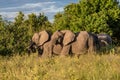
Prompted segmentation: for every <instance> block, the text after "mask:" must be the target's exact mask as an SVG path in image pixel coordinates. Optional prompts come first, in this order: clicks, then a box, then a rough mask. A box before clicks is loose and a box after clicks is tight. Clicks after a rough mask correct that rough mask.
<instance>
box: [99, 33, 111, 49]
mask: <svg viewBox="0 0 120 80" xmlns="http://www.w3.org/2000/svg"><path fill="white" fill-rule="evenodd" d="M97 36H98V39H99V41H100V46H101V47H106V46H109V45H112V38H111V37H110V35H108V34H102V33H101V34H97Z"/></svg>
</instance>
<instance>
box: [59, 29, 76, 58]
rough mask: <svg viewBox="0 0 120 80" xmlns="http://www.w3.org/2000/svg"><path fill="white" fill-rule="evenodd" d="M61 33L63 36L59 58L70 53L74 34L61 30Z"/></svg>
mask: <svg viewBox="0 0 120 80" xmlns="http://www.w3.org/2000/svg"><path fill="white" fill-rule="evenodd" d="M61 32H62V33H63V34H64V37H63V40H62V45H63V46H62V50H61V53H60V54H61V56H67V55H69V54H70V53H71V51H70V50H71V46H70V45H71V43H72V42H74V40H75V34H74V33H73V32H72V31H70V30H61Z"/></svg>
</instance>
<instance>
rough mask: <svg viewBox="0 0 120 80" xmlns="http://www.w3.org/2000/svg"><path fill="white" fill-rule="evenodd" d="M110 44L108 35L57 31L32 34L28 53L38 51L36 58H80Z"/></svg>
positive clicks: (110, 40)
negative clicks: (74, 56) (71, 56)
mask: <svg viewBox="0 0 120 80" xmlns="http://www.w3.org/2000/svg"><path fill="white" fill-rule="evenodd" d="M111 44H112V39H111V37H110V36H109V35H108V34H93V33H91V32H87V31H80V32H77V33H74V32H72V31H71V30H57V31H55V32H54V33H53V34H51V33H50V32H49V31H46V30H44V31H41V32H39V33H34V35H33V36H32V39H31V42H30V46H29V48H28V51H29V53H31V51H32V52H35V51H36V49H37V50H38V56H41V57H51V56H53V55H60V56H68V55H76V56H78V57H79V56H80V55H81V54H85V53H96V52H98V51H100V49H101V48H102V47H106V46H109V45H111Z"/></svg>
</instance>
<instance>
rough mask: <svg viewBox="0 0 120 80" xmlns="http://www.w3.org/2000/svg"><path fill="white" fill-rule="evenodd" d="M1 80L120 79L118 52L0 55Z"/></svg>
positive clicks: (119, 56) (119, 57)
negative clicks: (61, 54) (73, 55)
mask: <svg viewBox="0 0 120 80" xmlns="http://www.w3.org/2000/svg"><path fill="white" fill-rule="evenodd" d="M0 80H120V55H113V54H107V55H81V56H80V57H79V59H78V58H76V57H60V56H56V57H53V58H38V56H37V54H32V55H31V56H27V55H24V56H19V55H16V56H13V57H10V58H9V57H7V58H6V57H1V56H0Z"/></svg>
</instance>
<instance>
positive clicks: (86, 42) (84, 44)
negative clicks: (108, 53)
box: [71, 31, 100, 57]
mask: <svg viewBox="0 0 120 80" xmlns="http://www.w3.org/2000/svg"><path fill="white" fill-rule="evenodd" d="M71 46H72V48H71V49H72V50H71V51H72V53H73V54H75V55H77V56H78V57H79V56H80V55H81V54H84V53H94V52H96V51H97V50H99V49H100V45H99V40H98V37H97V36H96V35H95V34H92V33H88V32H87V31H80V32H79V33H77V34H76V39H75V41H74V42H73V43H72V44H71Z"/></svg>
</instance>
